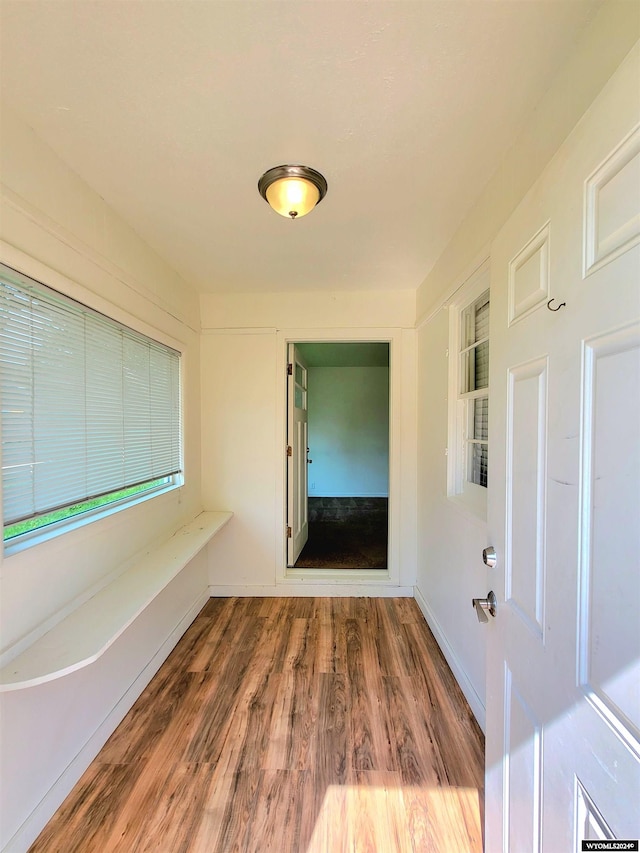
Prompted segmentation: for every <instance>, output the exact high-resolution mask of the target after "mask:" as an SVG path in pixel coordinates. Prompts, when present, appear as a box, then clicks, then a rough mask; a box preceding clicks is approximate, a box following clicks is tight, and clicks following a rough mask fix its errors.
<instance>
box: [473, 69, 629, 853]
mask: <svg viewBox="0 0 640 853" xmlns="http://www.w3.org/2000/svg"><path fill="white" fill-rule="evenodd" d="M633 62H634V63H635V66H636V67H635V70H634V73H635V75H636V78H635V79H636V80H637V75H638V73H640V72H639V71H638V68H637V57H634V59H633ZM625 73H626V74H629V72H628V70H627V71H626V72H625ZM626 79H627V80H629V79H630V77H627V78H626ZM615 85H616V84H615V82H614V83H613V84H611V86H610V87H609V90H605V91H604V92H603V94H602V95H601V97H600V98H599V99H598V101H597V102H596V104H595V105H594V106H593V108H592V110H591V111H590V113H589V114H588V115H587V116H585V118H584V119H583V121H582V122H581V124H580V125H579V126H578V128H577V129H576V131H574V134H572V136H571V137H570V138H569V140H568V141H567V142H566V143H565V145H564V146H563V148H562V149H561V151H560V152H559V153H558V155H557V156H556V158H555V159H554V161H553V162H552V163H551V164H550V166H549V168H548V170H547V171H546V172H545V174H544V175H543V176H542V178H541V179H540V180H539V181H538V183H537V184H536V185H535V186H534V187H533V188H532V190H531V191H530V193H529V194H528V195H527V196H526V197H525V199H524V200H523V202H522V203H521V204H520V206H519V207H518V208H517V209H516V211H514V213H513V215H512V216H511V217H510V219H509V220H508V222H507V223H506V224H505V226H504V228H503V229H502V231H501V232H500V234H499V235H498V237H497V238H496V240H495V242H494V244H493V246H492V252H491V268H492V282H491V288H492V290H491V354H490V357H491V366H490V371H491V373H490V388H491V415H490V418H491V420H490V430H489V442H490V449H489V458H490V459H491V460H492V467H491V471H490V476H489V495H488V499H489V500H488V528H489V535H490V537H491V539H492V544H493V545H494V546H495V548H496V550H497V553H498V560H499V562H498V565H497V567H496V568H495V569H493V570H488V580H487V588H488V589H489V588H492V589H493V590H494V591H495V592H496V594H497V596H498V611H497V617H496V619H494V620H490V624H489V625H487V629H488V631H489V635H488V648H487V740H486V761H487V777H486V794H487V810H486V816H487V817H486V821H487V825H486V849H487V851H488V853H497V851H504V853H508V851H515V850H517V851H518V853H520V851H523V853H524V851H529V850H530V851H548V852H549V853H555V851H558V850H566V851H571V850H573V851H578V850H580V842H581V841H582V840H587V839H590V838H591V839H597V838H613V837H616V838H622V839H629V838H631V839H636V838H638V837H639V836H640V810H638V808H637V803H638V802H640V616H639V614H640V579H639V572H640V568H639V567H640V524H639V523H638V519H639V518H640V441H639V437H640V324H639V323H638V317H639V316H640V246H639V245H638V244H639V242H640V192H638V182H637V179H635V180H630V179H633V176H635V175H636V171H637V168H638V162H640V160H639V157H640V131H637V130H634V131H632V132H629V127H632V126H633V125H634V124H635V123H637V122H638V119H639V115H638V104H637V98H636V99H635V100H634V101H633V102H632V100H631V99H627V100H625V99H623V98H619V97H616V96H615ZM620 85H621V84H620ZM612 87H613V89H612ZM612 91H613V92H614V94H612ZM620 140H621V141H620ZM630 187H633V189H630ZM549 300H553V301H552V302H551V304H550V305H547V303H548V301H549ZM562 303H564V305H563V306H562V307H561V308H560V310H558V311H554V310H552V309H554V308H558V307H559V306H560V305H561V304H562Z"/></svg>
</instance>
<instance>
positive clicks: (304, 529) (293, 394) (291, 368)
mask: <svg viewBox="0 0 640 853" xmlns="http://www.w3.org/2000/svg"><path fill="white" fill-rule="evenodd" d="M287 369H288V377H287V379H288V381H287V537H288V538H287V565H288V566H293V565H294V563H295V561H296V560H297V559H298V557H299V555H300V551H302V549H303V548H304V545H305V543H306V541H307V539H308V537H309V518H308V500H307V495H308V488H307V478H308V474H307V453H308V450H309V448H308V439H309V432H308V429H309V425H308V411H307V405H308V387H307V377H308V372H307V367H306V365H305V363H304V361H303V359H302V357H301V355H300V352H299V351H298V348H297V347H296V345H295V344H289V361H288V368H287Z"/></svg>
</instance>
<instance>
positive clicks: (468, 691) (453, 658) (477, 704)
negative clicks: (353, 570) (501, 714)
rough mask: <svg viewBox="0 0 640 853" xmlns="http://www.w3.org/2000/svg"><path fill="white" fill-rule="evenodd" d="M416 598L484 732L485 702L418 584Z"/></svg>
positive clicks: (415, 589)
mask: <svg viewBox="0 0 640 853" xmlns="http://www.w3.org/2000/svg"><path fill="white" fill-rule="evenodd" d="M414 598H415V600H416V603H417V605H418V607H419V608H420V610H421V611H422V615H423V616H424V618H425V619H426V622H427V625H428V626H429V628H431V633H432V634H433V636H434V637H435V640H436V643H437V644H438V645H439V646H440V649H441V650H442V654H443V655H444V656H445V659H446V661H447V663H448V664H449V666H450V668H451V671H452V672H453V674H454V676H455V679H456V681H457V682H458V684H459V685H460V689H461V690H462V692H463V693H464V697H465V699H466V700H467V702H468V703H469V705H470V707H471V710H472V711H473V715H474V717H475V718H476V720H477V721H478V725H479V726H480V728H481V729H482V731H483V732H484V731H485V725H486V709H485V706H484V703H483V702H482V700H481V699H480V697H479V696H478V694H477V692H476V690H475V688H474V686H473V684H472V683H471V680H470V679H469V676H468V675H467V673H466V672H465V670H464V669H463V667H462V664H461V663H460V660H459V658H458V656H457V655H456V653H455V652H454V650H453V648H452V647H451V644H450V643H449V641H448V640H447V638H446V636H445V634H444V632H443V630H442V628H441V627H440V625H439V623H438V620H437V619H436V617H435V616H434V614H433V611H432V610H431V608H430V607H429V605H428V604H427V602H426V600H425V598H424V597H423V595H422V593H421V592H420V590H419V589H418V587H417V586H416V587H414Z"/></svg>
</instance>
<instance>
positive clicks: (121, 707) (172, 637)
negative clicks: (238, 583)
mask: <svg viewBox="0 0 640 853" xmlns="http://www.w3.org/2000/svg"><path fill="white" fill-rule="evenodd" d="M209 597H210V596H209V590H208V589H206V590H204V591H203V592H201V593H200V594H199V596H198V598H197V599H196V600H195V601H194V603H193V604H192V605H191V606H190V607H189V609H188V611H187V612H186V614H185V615H184V616H183V617H182V619H180V621H179V622H178V624H177V625H176V626H175V628H174V629H173V630H172V631H171V633H170V634H169V636H168V637H167V639H166V640H165V641H164V642H163V644H162V645H161V646H160V648H159V649H158V651H157V652H156V653H155V654H154V656H153V657H152V658H151V660H150V661H149V662H148V663H147V665H146V666H145V667H144V669H143V670H142V672H141V673H140V674H139V675H138V677H137V678H136V680H135V681H134V682H133V684H131V686H130V687H129V688H128V689H127V691H126V692H125V693H124V695H123V696H122V697H121V698H120V699H119V700H118V702H117V703H116V704H115V706H114V707H113V708H112V709H111V711H110V712H109V713H108V714H107V716H106V717H105V719H104V720H103V721H102V723H100V725H99V726H98V728H97V729H96V730H95V732H94V733H93V735H92V736H91V737H90V738H89V740H88V741H87V742H86V743H85V745H84V746H83V747H82V749H81V750H80V751H79V752H78V753H77V754H76V756H75V757H74V758H73V759H72V760H71V761H70V763H69V764H68V765H67V767H66V769H65V770H64V771H63V773H62V774H61V775H60V776H59V777H58V779H57V780H56V781H55V782H54V784H53V785H52V786H51V788H49V790H48V791H47V793H46V794H45V796H44V797H43V798H42V799H41V800H40V802H39V803H38V805H37V806H36V807H35V809H34V810H33V811H32V812H31V814H30V815H29V817H28V818H27V819H26V820H25V822H24V823H23V824H22V826H21V827H20V829H18V831H17V832H16V833H15V834H14V835H13V836H12V838H11V839H10V840H9V841H8V842H7V844H6V845H5V846H4V847H3V848H2V853H25V851H26V850H28V848H29V847H30V846H31V844H33V842H34V841H35V840H36V838H37V837H38V835H39V834H40V833H41V832H42V830H43V829H44V827H45V826H46V825H47V823H48V822H49V820H50V819H51V818H52V817H53V815H54V814H55V812H56V811H57V809H58V808H59V807H60V806H61V805H62V803H63V802H64V799H65V798H66V796H67V795H68V794H69V792H70V791H71V789H72V788H73V786H74V785H75V784H76V782H77V781H78V780H79V779H80V777H81V776H82V774H83V773H84V771H85V770H86V769H87V767H88V766H89V765H90V764H91V762H92V761H93V759H94V758H95V757H96V755H97V754H98V753H99V752H100V750H101V749H102V747H103V746H104V745H105V743H106V742H107V740H108V739H109V737H110V736H111V735H112V734H113V732H114V731H115V730H116V728H117V727H118V726H119V725H120V723H121V722H122V720H123V719H124V717H125V716H126V714H127V713H128V712H129V710H130V709H131V707H132V706H133V704H134V702H135V701H136V699H138V697H139V696H140V694H141V693H142V691H143V690H144V688H145V687H146V686H147V684H149V682H150V681H151V679H152V678H153V676H154V675H155V674H156V672H157V671H158V670H159V669H160V667H161V666H162V664H163V663H164V662H165V660H166V659H167V658H168V656H169V654H170V652H171V651H172V650H173V648H174V647H175V645H176V644H177V642H178V640H179V639H180V638H181V637H182V635H183V634H184V633H185V631H186V630H187V628H188V627H189V625H191V623H192V622H193V620H194V619H195V618H196V616H197V615H198V613H199V612H200V611H201V610H202V608H203V607H204V606H205V604H206V603H207V601H208V600H209Z"/></svg>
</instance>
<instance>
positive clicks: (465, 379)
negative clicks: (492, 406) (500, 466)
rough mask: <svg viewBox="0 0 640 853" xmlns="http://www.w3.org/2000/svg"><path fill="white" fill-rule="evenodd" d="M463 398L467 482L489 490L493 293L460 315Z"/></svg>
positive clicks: (475, 302) (460, 387) (487, 293)
mask: <svg viewBox="0 0 640 853" xmlns="http://www.w3.org/2000/svg"><path fill="white" fill-rule="evenodd" d="M460 320H461V329H460V344H461V347H460V359H459V360H460V385H459V396H460V399H461V400H463V401H464V403H465V408H466V412H465V430H464V437H463V440H464V443H465V458H466V465H465V468H466V479H467V481H468V482H470V483H474V484H475V485H477V486H482V487H484V488H486V486H487V479H488V478H487V466H488V455H489V454H488V448H489V291H486V292H485V293H483V294H482V296H480V298H479V299H476V300H475V301H474V302H472V303H471V304H470V305H468V306H467V307H466V308H465V309H464V310H463V311H462V312H461V314H460Z"/></svg>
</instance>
